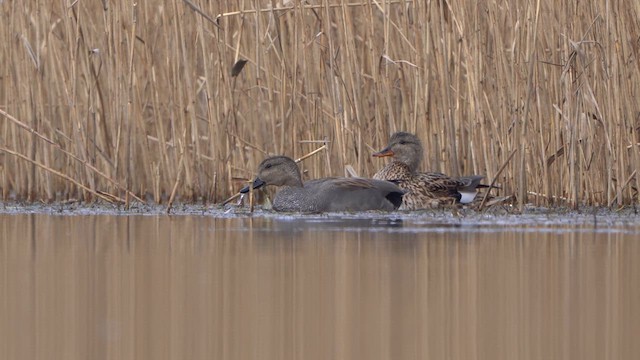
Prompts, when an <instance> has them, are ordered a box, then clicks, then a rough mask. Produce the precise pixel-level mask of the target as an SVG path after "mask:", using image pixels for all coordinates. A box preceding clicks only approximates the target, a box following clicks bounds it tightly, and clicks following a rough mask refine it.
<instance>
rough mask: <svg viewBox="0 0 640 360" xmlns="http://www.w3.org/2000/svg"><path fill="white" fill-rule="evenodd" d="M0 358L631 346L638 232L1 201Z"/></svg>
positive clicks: (611, 354) (612, 351)
mask: <svg viewBox="0 0 640 360" xmlns="http://www.w3.org/2000/svg"><path fill="white" fill-rule="evenodd" d="M0 225H1V226H0V236H1V239H0V261H1V264H0V291H1V295H0V358H2V359H65V360H69V359H98V358H101V359H154V360H156V359H599V360H600V359H635V357H636V356H637V354H640V342H639V341H637V334H639V333H640V310H639V306H640V287H639V286H638V284H640V265H639V264H640V262H638V261H637V259H638V258H639V257H640V242H639V241H638V239H637V238H638V235H637V234H638V233H637V232H636V233H633V232H632V233H625V232H620V231H618V232H610V233H590V232H580V231H542V232H536V231H526V232H525V231H522V232H520V231H502V232H486V231H485V232H478V233H475V232H474V231H428V229H425V231H417V232H411V231H401V230H402V229H403V228H402V226H401V225H402V224H393V223H391V224H388V225H395V226H397V227H393V226H392V227H385V224H384V222H383V224H382V225H380V224H379V223H378V226H373V227H372V225H376V224H374V223H372V222H371V220H362V221H361V222H356V223H355V225H354V224H353V223H351V224H347V226H346V227H345V226H341V224H339V223H338V224H336V223H323V222H322V221H319V222H302V221H300V220H295V219H294V220H284V219H273V218H255V219H252V218H235V219H220V218H211V217H200V216H178V217H166V216H52V215H0Z"/></svg>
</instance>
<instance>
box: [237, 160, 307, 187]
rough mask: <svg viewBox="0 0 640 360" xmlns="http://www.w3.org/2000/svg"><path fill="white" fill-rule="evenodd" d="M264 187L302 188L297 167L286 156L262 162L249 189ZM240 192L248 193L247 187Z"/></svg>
mask: <svg viewBox="0 0 640 360" xmlns="http://www.w3.org/2000/svg"><path fill="white" fill-rule="evenodd" d="M264 185H275V186H302V178H301V177H300V170H299V169H298V165H296V163H295V161H293V160H292V159H291V158H289V157H286V156H272V157H268V158H266V159H264V160H262V162H261V163H260V166H258V174H257V176H256V178H255V180H253V184H252V185H251V187H253V188H254V189H258V188H261V187H262V186H264ZM240 192H241V193H247V192H249V186H245V187H244V188H243V189H242V190H240Z"/></svg>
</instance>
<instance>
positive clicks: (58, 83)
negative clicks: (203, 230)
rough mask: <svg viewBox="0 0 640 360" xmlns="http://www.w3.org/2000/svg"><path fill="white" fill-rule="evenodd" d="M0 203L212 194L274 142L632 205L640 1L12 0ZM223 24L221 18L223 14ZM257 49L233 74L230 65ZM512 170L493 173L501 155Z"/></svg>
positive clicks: (284, 148)
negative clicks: (406, 147)
mask: <svg viewBox="0 0 640 360" xmlns="http://www.w3.org/2000/svg"><path fill="white" fill-rule="evenodd" d="M0 13H1V16H2V19H3V21H2V22H1V25H0V38H1V39H2V45H0V64H2V67H1V68H0V79H1V82H0V129H1V130H0V134H1V137H0V149H1V150H0V188H1V190H2V197H3V198H4V199H10V198H19V199H26V200H32V201H35V200H44V201H54V200H64V199H68V198H76V199H93V198H96V197H103V198H105V199H110V200H114V201H129V200H131V199H133V198H134V196H140V197H147V198H149V199H151V200H155V201H158V202H161V201H166V200H167V199H168V198H169V197H170V196H171V194H172V193H173V195H174V196H176V197H178V198H180V199H182V200H183V201H193V200H203V201H208V202H217V201H220V200H221V199H224V198H225V197H227V196H228V195H230V194H232V193H234V192H235V191H237V189H238V188H239V186H241V184H240V182H241V179H245V178H250V177H251V176H252V174H253V172H254V170H255V168H256V166H257V164H258V162H259V161H260V160H261V159H262V158H263V157H264V156H265V155H267V154H287V155H290V156H292V157H298V156H300V155H302V154H304V153H307V152H309V151H311V150H313V149H314V148H317V147H318V146H320V145H319V143H316V142H313V141H327V142H328V144H329V147H328V151H326V152H324V154H323V155H322V156H316V157H313V158H311V159H308V160H306V161H305V162H304V164H303V165H302V166H303V168H304V169H305V170H306V171H307V172H308V176H309V177H319V176H327V175H342V174H343V172H344V170H343V169H344V167H345V166H346V165H352V166H353V167H354V168H355V169H356V171H358V172H359V173H360V174H363V175H371V174H373V172H374V171H375V170H376V169H377V168H379V167H381V166H382V165H383V164H382V163H381V162H380V160H378V159H373V158H371V156H370V154H371V153H372V151H373V150H377V149H379V148H381V147H382V146H383V145H384V144H385V142H386V140H387V139H388V136H389V135H390V133H392V132H394V131H398V130H406V131H412V132H416V133H417V134H418V135H419V136H420V138H421V139H422V140H423V142H424V145H425V148H426V150H427V154H426V160H425V164H424V169H430V170H435V171H443V172H446V173H450V174H452V175H463V174H471V173H475V174H485V175H486V176H487V177H488V179H489V180H493V179H494V178H496V177H497V178H496V180H497V183H499V184H500V185H501V187H502V190H500V191H501V192H502V193H503V194H505V195H515V196H516V199H517V203H518V204H520V205H521V206H522V205H523V204H525V203H528V202H533V203H535V204H543V205H549V204H550V205H555V204H559V205H573V206H578V205H581V204H591V205H624V204H637V203H638V191H637V189H638V187H639V185H640V178H639V176H638V174H637V171H638V168H639V167H640V135H639V131H640V106H639V101H638V97H639V95H640V92H639V91H638V90H639V87H640V60H639V58H638V56H639V53H638V52H639V48H640V30H639V27H640V21H639V19H640V3H638V2H636V1H613V2H610V1H595V2H592V3H589V4H587V3H581V2H580V3H576V2H570V1H552V0H538V1H524V0H518V1H487V2H474V1H463V0H450V1H428V0H425V1H401V0H394V1H385V0H380V1H373V0H362V1H357V0H352V1H349V2H348V1H338V0H324V1H306V2H301V1H297V0H296V1H281V2H278V1H264V0H263V1H257V0H256V1H240V2H238V1H235V0H234V1H231V0H221V1H203V0H192V1H185V0H171V1H164V2H160V1H139V2H124V1H114V2H110V1H104V2H99V1H70V0H69V1H66V0H65V1H55V2H46V1H39V0H28V1H3V2H0ZM216 22H217V24H216ZM238 59H246V60H248V62H247V64H246V66H245V67H244V69H243V70H242V71H241V72H240V73H239V74H238V76H235V77H234V76H231V73H230V71H231V68H232V66H233V64H234V63H235V62H236V60H238ZM503 166H504V170H503V171H502V172H500V173H499V174H498V170H499V169H500V168H502V167H503Z"/></svg>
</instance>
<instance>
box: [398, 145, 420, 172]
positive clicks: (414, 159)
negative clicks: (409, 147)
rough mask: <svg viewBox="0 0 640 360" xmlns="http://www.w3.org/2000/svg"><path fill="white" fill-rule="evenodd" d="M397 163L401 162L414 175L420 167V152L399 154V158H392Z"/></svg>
mask: <svg viewBox="0 0 640 360" xmlns="http://www.w3.org/2000/svg"><path fill="white" fill-rule="evenodd" d="M393 160H395V161H397V162H401V163H403V164H405V165H407V166H408V167H409V171H411V172H412V173H415V172H417V171H418V168H419V167H420V163H421V162H422V151H418V150H416V151H415V152H414V153H407V154H401V155H399V156H394V159H393Z"/></svg>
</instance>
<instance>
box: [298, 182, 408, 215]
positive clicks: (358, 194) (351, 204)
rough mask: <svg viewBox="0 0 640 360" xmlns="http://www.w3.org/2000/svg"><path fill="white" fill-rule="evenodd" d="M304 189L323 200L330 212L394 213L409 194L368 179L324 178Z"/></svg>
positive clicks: (390, 184) (324, 205)
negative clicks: (366, 211) (373, 211)
mask: <svg viewBox="0 0 640 360" xmlns="http://www.w3.org/2000/svg"><path fill="white" fill-rule="evenodd" d="M304 187H305V189H306V191H309V192H310V193H313V194H314V196H317V197H320V198H319V199H318V203H319V204H323V205H322V207H323V208H324V209H326V211H363V210H394V209H397V208H398V207H399V206H400V205H401V204H402V196H403V195H404V193H405V192H404V190H402V189H401V188H399V187H398V186H397V185H396V184H394V183H392V182H389V181H385V180H375V179H366V178H324V179H318V180H312V181H308V182H306V183H305V184H304Z"/></svg>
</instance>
